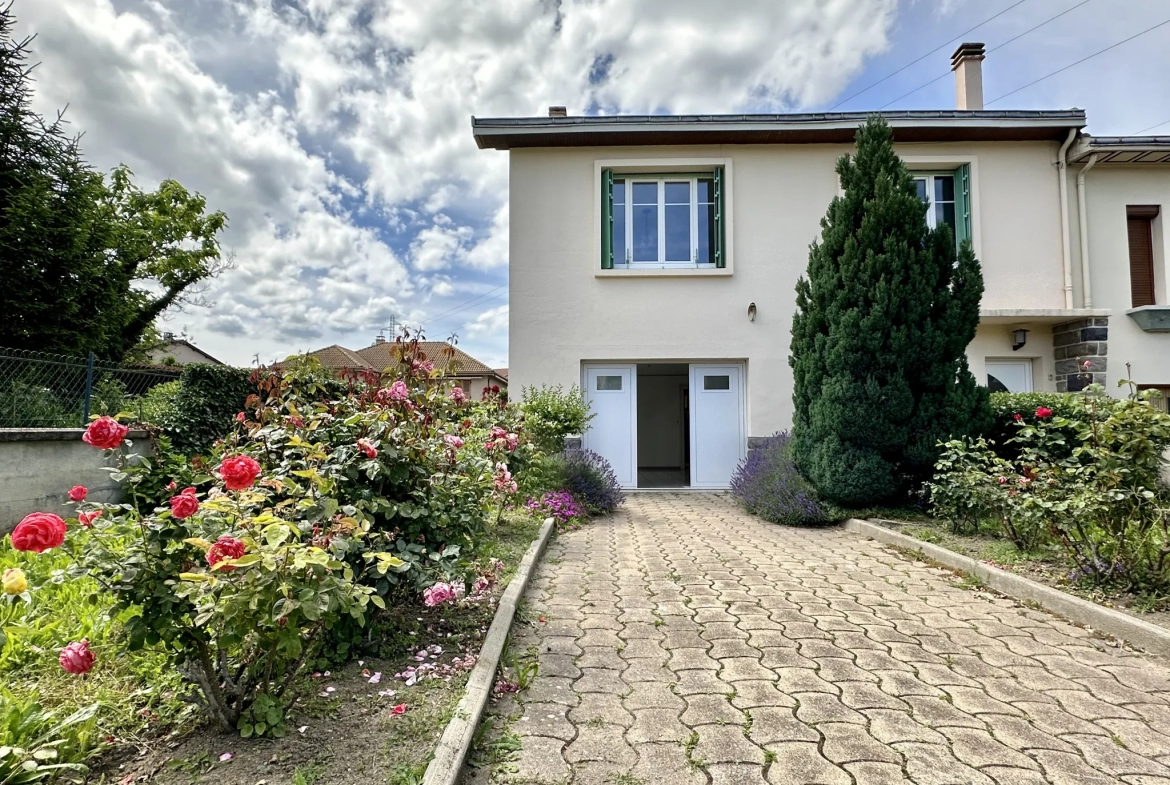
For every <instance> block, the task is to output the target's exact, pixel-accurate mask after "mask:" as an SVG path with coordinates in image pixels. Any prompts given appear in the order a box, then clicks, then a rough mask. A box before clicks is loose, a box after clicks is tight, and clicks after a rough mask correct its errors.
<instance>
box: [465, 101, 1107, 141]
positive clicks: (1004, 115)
mask: <svg viewBox="0 0 1170 785" xmlns="http://www.w3.org/2000/svg"><path fill="white" fill-rule="evenodd" d="M872 114H879V115H881V116H882V117H883V118H885V120H886V122H887V123H889V124H890V126H891V127H892V128H893V129H894V138H895V140H897V141H899V142H943V141H1036V140H1051V141H1064V140H1065V139H1066V138H1067V136H1068V132H1069V130H1070V129H1074V128H1075V129H1080V128H1084V126H1085V123H1086V120H1085V112H1084V110H1082V109H1060V110H1036V111H1032V110H997V111H989V110H978V111H968V110H957V109H954V110H941V111H936V110H909V111H895V112H818V113H807V114H701V115H700V114H691V115H589V116H580V115H579V116H565V117H561V116H553V117H487V118H479V117H472V118H471V129H472V134H473V135H474V137H475V141H476V144H478V145H479V146H480V147H481V148H485V149H486V148H491V149H496V150H511V149H514V148H517V147H587V146H597V145H605V146H615V145H663V144H672V145H679V144H814V143H841V142H852V141H853V137H854V134H855V132H856V130H857V127H858V126H860V125H861V124H862V123H864V122H865V120H866V118H867V117H869V116H870V115H872Z"/></svg>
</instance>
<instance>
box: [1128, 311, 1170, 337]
mask: <svg viewBox="0 0 1170 785" xmlns="http://www.w3.org/2000/svg"><path fill="white" fill-rule="evenodd" d="M1125 313H1126V315H1127V316H1129V318H1130V319H1133V320H1134V321H1135V322H1137V326H1138V327H1140V328H1141V329H1142V330H1144V331H1145V332H1148V333H1170V305H1143V306H1142V307H1140V308H1131V309H1130V310H1128V311H1126V312H1125Z"/></svg>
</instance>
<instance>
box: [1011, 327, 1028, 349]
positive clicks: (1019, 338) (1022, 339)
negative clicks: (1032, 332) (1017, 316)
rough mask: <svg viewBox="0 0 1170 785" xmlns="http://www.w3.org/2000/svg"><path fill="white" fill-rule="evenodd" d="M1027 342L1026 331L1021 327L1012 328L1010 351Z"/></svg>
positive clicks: (1019, 347)
mask: <svg viewBox="0 0 1170 785" xmlns="http://www.w3.org/2000/svg"><path fill="white" fill-rule="evenodd" d="M1027 342H1028V331H1027V330H1025V329H1024V328H1023V327H1021V328H1020V329H1018V330H1012V351H1013V352H1018V351H1019V350H1020V349H1021V348H1023V346H1024V344H1026V343H1027Z"/></svg>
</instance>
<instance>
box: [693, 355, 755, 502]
mask: <svg viewBox="0 0 1170 785" xmlns="http://www.w3.org/2000/svg"><path fill="white" fill-rule="evenodd" d="M743 385H744V380H743V366H742V365H692V366H691V485H692V486H694V487H698V488H726V487H728V486H729V485H730V484H731V475H732V474H733V473H734V472H735V467H736V466H738V465H739V462H740V461H741V460H743V457H744V455H745V453H746V450H747V439H746V438H745V431H744V419H745V418H744V395H743V392H744V389H743Z"/></svg>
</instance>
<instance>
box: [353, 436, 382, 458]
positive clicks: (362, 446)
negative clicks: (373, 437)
mask: <svg viewBox="0 0 1170 785" xmlns="http://www.w3.org/2000/svg"><path fill="white" fill-rule="evenodd" d="M357 448H358V449H359V450H361V451H362V453H363V454H364V455H365V456H366V457H367V458H369V459H370V460H371V461H372V460H374V459H375V458H377V457H378V448H376V447H374V444H373V442H371V441H370V440H369V439H358V440H357Z"/></svg>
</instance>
